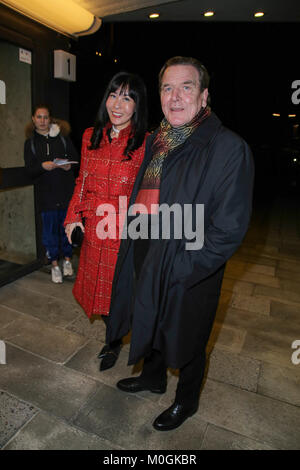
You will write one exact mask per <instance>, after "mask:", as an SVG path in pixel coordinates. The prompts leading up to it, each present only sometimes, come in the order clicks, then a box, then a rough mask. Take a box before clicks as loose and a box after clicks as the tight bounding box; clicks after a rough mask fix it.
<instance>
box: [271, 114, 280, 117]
mask: <svg viewBox="0 0 300 470" xmlns="http://www.w3.org/2000/svg"><path fill="white" fill-rule="evenodd" d="M272 116H274V117H280V114H279V113H273V114H272Z"/></svg>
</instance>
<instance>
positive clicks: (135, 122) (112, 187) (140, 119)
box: [65, 72, 147, 370]
mask: <svg viewBox="0 0 300 470" xmlns="http://www.w3.org/2000/svg"><path fill="white" fill-rule="evenodd" d="M146 129H147V99H146V88H145V85H144V83H143V81H142V80H141V79H140V77H138V76H136V75H133V74H129V73H126V72H120V73H118V74H116V75H115V76H114V77H113V78H112V80H111V81H110V83H109V85H108V87H107V89H106V92H105V94H104V97H103V100H102V102H101V105H100V108H99V111H98V116H97V122H96V124H95V127H93V128H88V129H86V130H85V132H84V135H83V139H82V154H81V165H80V173H79V177H78V179H77V181H76V187H75V191H74V194H73V197H72V200H71V203H70V206H69V209H68V212H67V217H66V220H65V230H66V234H67V236H68V239H69V242H70V243H71V236H72V232H73V230H74V229H75V227H76V226H80V227H81V229H82V230H83V231H84V240H83V244H82V247H81V252H80V260H79V266H78V273H77V277H76V281H75V285H74V288H73V294H74V296H75V298H76V299H77V301H78V302H79V303H80V305H81V306H82V308H83V309H84V311H85V313H86V315H87V316H88V317H91V316H92V315H102V318H103V320H104V321H105V323H106V320H107V315H108V313H109V308H110V297H111V288H112V281H113V275H114V270H115V265H116V261H117V254H118V250H119V246H120V240H119V237H118V233H119V226H118V224H117V226H116V235H115V236H113V237H112V236H110V237H109V238H104V237H103V236H102V237H101V236H99V231H98V230H97V231H98V234H97V233H96V229H97V227H99V225H98V224H99V222H100V221H101V220H103V219H104V217H105V215H102V216H101V215H97V214H96V212H97V208H98V207H99V206H100V205H102V204H110V205H112V206H113V207H114V210H115V212H116V216H117V217H116V221H117V222H118V211H119V197H120V196H126V197H127V198H128V200H129V197H130V195H131V191H132V187H133V184H134V181H135V178H136V175H137V173H138V171H139V168H140V165H141V162H142V159H143V156H144V151H145V137H146ZM125 213H126V210H125ZM83 218H84V220H85V223H84V226H83V223H82V219H83ZM121 344H122V339H120V340H118V341H115V342H114V343H113V344H109V345H105V346H104V348H103V349H102V350H101V351H100V353H99V355H98V357H99V358H100V359H102V361H101V363H100V370H106V369H109V368H110V367H113V365H114V364H115V362H116V360H117V358H118V355H119V352H120V349H121Z"/></svg>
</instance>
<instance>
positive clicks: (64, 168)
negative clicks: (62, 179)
mask: <svg viewBox="0 0 300 470" xmlns="http://www.w3.org/2000/svg"><path fill="white" fill-rule="evenodd" d="M60 168H62V169H63V170H65V171H69V170H71V164H70V165H61V167H60Z"/></svg>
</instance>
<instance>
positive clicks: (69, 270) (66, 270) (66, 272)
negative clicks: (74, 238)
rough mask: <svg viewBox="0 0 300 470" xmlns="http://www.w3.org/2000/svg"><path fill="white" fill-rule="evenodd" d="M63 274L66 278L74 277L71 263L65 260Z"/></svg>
mask: <svg viewBox="0 0 300 470" xmlns="http://www.w3.org/2000/svg"><path fill="white" fill-rule="evenodd" d="M63 273H64V276H72V275H73V268H72V263H71V261H68V260H66V259H64V261H63Z"/></svg>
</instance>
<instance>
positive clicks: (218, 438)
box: [201, 424, 276, 450]
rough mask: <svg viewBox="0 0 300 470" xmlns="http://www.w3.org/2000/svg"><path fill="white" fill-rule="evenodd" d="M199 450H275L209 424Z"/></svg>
mask: <svg viewBox="0 0 300 470" xmlns="http://www.w3.org/2000/svg"><path fill="white" fill-rule="evenodd" d="M201 450H276V449H274V448H272V447H271V446H270V445H268V444H265V443H263V442H258V441H256V440H254V439H249V438H248V437H245V436H241V435H240V434H236V433H234V432H231V431H228V430H227V429H223V428H219V427H218V426H214V425H212V424H209V425H208V427H207V430H206V433H205V437H204V440H203V443H202V447H201Z"/></svg>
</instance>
